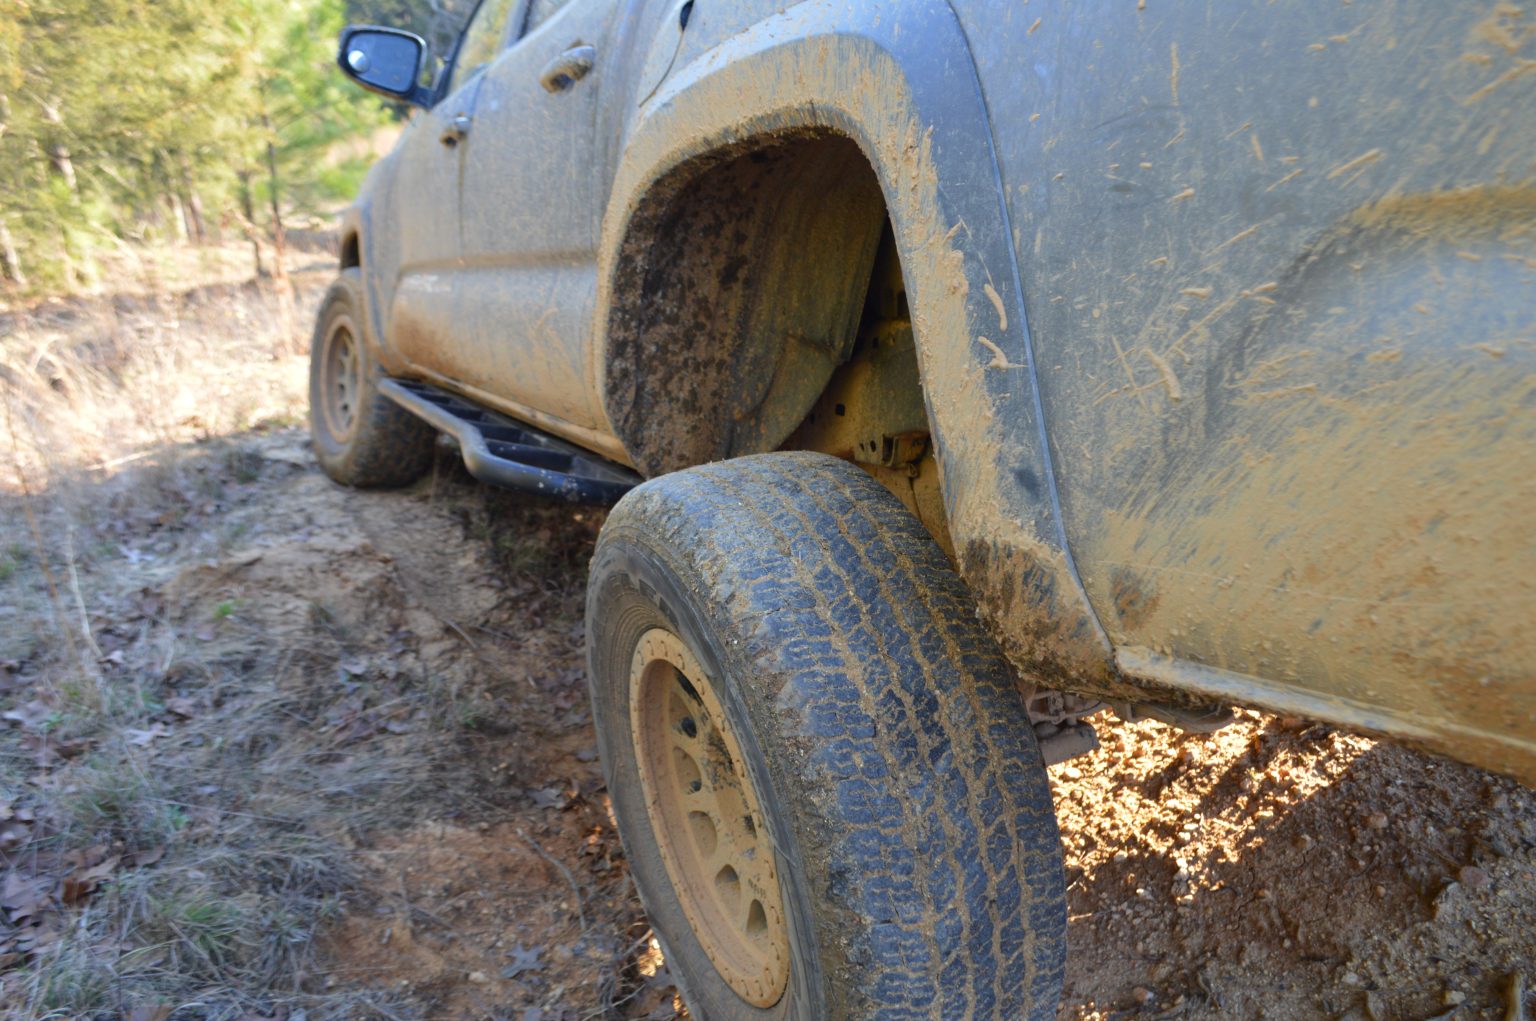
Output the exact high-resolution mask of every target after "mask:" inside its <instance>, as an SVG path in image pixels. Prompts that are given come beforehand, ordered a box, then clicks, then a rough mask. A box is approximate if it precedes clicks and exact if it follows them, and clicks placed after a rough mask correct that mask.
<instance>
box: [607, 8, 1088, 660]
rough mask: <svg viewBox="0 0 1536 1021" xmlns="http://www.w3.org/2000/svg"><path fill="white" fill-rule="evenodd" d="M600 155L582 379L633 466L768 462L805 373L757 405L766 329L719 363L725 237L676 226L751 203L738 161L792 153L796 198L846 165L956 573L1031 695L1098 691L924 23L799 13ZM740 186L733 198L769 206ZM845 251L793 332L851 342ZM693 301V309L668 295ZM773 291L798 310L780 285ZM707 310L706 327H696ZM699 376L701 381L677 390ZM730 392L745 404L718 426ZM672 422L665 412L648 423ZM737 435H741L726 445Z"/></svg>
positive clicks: (702, 226) (1016, 320)
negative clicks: (912, 356)
mask: <svg viewBox="0 0 1536 1021" xmlns="http://www.w3.org/2000/svg"><path fill="white" fill-rule="evenodd" d="M623 152H624V156H623V158H622V160H621V162H620V164H619V166H618V169H617V175H616V180H615V186H614V189H613V193H612V198H611V200H610V203H609V206H608V211H607V215H606V216H605V219H604V222H603V226H602V234H601V238H600V254H599V267H598V288H599V293H598V296H597V304H596V308H597V310H598V312H597V315H596V319H595V322H594V330H593V333H594V342H593V344H592V346H591V348H590V351H591V357H592V363H591V364H590V365H589V367H588V370H589V375H590V378H592V379H593V380H594V385H595V388H596V392H597V393H598V394H599V395H600V399H601V401H602V403H603V408H604V410H605V412H606V414H607V416H608V420H609V424H610V427H611V429H612V431H613V433H614V434H615V435H616V436H617V437H618V438H619V440H620V441H621V442H622V443H623V444H624V446H625V449H626V450H627V451H628V453H629V455H630V458H631V460H632V461H633V462H634V463H635V464H636V465H637V467H639V468H640V469H641V470H642V472H644V473H646V474H657V473H660V472H664V471H671V470H676V469H679V468H683V467H687V466H688V465H689V464H695V463H700V462H701V461H706V460H713V459H717V458H719V457H724V456H733V455H737V454H746V453H754V452H757V451H759V450H764V449H772V448H773V447H774V446H776V445H777V444H779V443H781V442H783V440H784V438H785V437H786V436H787V435H788V434H789V432H790V431H791V430H792V429H793V428H794V427H795V425H796V424H798V422H799V421H800V419H801V418H803V416H804V414H805V413H806V412H807V411H808V410H809V409H810V407H811V406H812V404H813V403H814V402H815V400H816V398H817V397H818V396H819V395H820V392H821V389H822V386H823V384H824V383H825V381H826V379H825V376H824V375H820V374H819V373H818V374H816V376H815V379H814V385H811V384H807V383H805V382H804V381H801V383H800V385H797V386H784V387H779V388H776V387H775V385H774V383H773V379H774V377H776V376H780V375H785V373H781V372H778V371H776V370H779V369H781V368H782V367H783V365H784V363H785V361H786V359H784V358H783V353H784V350H785V347H784V340H783V339H782V338H783V337H784V336H785V335H786V334H785V331H784V330H783V328H782V327H783V326H784V325H785V322H784V320H783V319H775V318H774V317H773V316H771V315H769V316H763V317H761V318H759V319H757V320H750V319H749V320H747V321H749V322H752V323H754V325H755V326H756V327H757V328H758V332H757V334H756V335H755V336H751V335H749V336H748V337H746V338H745V344H746V347H747V349H748V350H747V357H746V358H745V359H744V360H743V361H742V363H741V365H740V366H739V367H738V366H736V365H735V364H734V363H733V362H732V360H731V359H730V358H727V357H722V356H721V354H722V352H726V353H732V352H734V351H735V348H736V347H737V346H740V345H741V344H742V343H743V338H741V337H739V336H730V335H729V332H728V331H730V330H732V329H734V328H736V327H737V325H738V324H740V323H741V322H743V321H744V320H743V317H742V316H741V315H740V314H739V313H740V311H741V308H742V299H740V298H734V299H733V298H731V296H730V295H726V294H722V293H721V292H720V289H719V285H720V281H721V280H722V279H725V278H726V277H727V276H728V274H722V273H717V274H716V275H715V276H714V277H713V278H711V276H710V274H709V273H708V272H706V271H705V270H706V268H707V267H714V268H715V269H717V270H721V269H724V268H725V267H727V266H728V265H729V264H730V261H731V259H732V258H740V257H741V256H742V251H741V250H739V249H738V250H737V251H735V252H731V253H730V254H728V255H722V254H721V251H723V250H729V249H730V247H731V246H730V242H731V241H732V239H733V238H735V237H737V236H738V235H739V234H740V232H739V231H730V230H729V228H731V227H733V226H736V225H737V224H736V221H738V220H739V219H740V217H739V216H736V217H732V216H719V215H712V214H711V215H703V214H699V213H698V212H697V211H695V212H692V213H690V211H689V209H688V204H689V203H690V202H691V201H693V200H694V199H695V198H697V197H698V196H701V195H702V196H704V197H705V199H707V200H708V201H709V203H710V204H711V205H713V206H716V207H718V206H719V204H720V203H719V201H718V200H721V199H725V200H728V199H729V198H730V197H731V196H733V195H736V194H751V193H752V190H751V187H750V185H751V184H752V180H750V179H751V178H752V175H751V174H750V173H748V174H746V175H745V178H747V179H746V180H743V175H742V171H743V169H744V167H746V166H747V161H750V160H752V159H754V158H756V159H765V158H766V159H768V160H770V161H771V160H775V159H779V158H784V157H785V154H799V155H802V156H803V155H806V154H814V158H812V159H810V160H809V164H808V165H810V166H812V168H813V169H812V170H811V171H807V172H809V173H810V176H811V177H812V179H816V176H817V175H816V173H815V172H814V165H817V164H818V161H820V165H822V167H823V169H825V166H844V167H848V168H850V170H853V169H854V168H855V166H856V165H855V164H854V163H853V162H852V161H851V154H852V153H855V152H856V153H857V154H858V155H859V156H860V157H862V161H863V164H864V168H863V169H862V170H857V171H855V172H857V173H862V174H865V175H867V179H868V180H869V181H870V182H871V183H872V184H873V185H875V186H876V187H877V188H878V205H875V206H874V208H875V209H876V210H877V211H875V212H873V213H871V212H869V210H870V208H871V207H872V200H870V199H868V198H866V197H865V196H863V195H862V194H856V195H853V196H852V199H851V201H850V208H851V209H852V210H854V212H853V213H852V220H851V222H855V223H856V224H858V225H865V224H868V223H871V222H873V223H875V224H877V225H878V224H880V223H881V222H882V220H883V218H888V219H889V223H890V226H891V230H892V233H893V235H894V238H895V243H896V247H897V250H898V252H899V256H900V259H901V263H902V268H903V273H904V276H905V280H906V284H907V288H908V299H909V302H910V306H911V310H912V319H913V324H914V328H915V333H916V337H917V348H918V362H919V367H920V373H921V381H922V387H923V396H924V401H925V404H926V408H927V412H928V419H929V423H930V426H931V431H932V436H933V442H934V446H935V449H936V452H937V457H938V463H939V468H940V475H941V479H942V491H943V501H944V508H945V517H946V518H947V520H948V523H949V527H950V531H951V534H952V537H953V540H954V544H955V552H956V556H957V560H958V562H959V566H960V568H961V570H962V572H963V573H964V574H965V576H966V578H967V580H968V581H969V582H970V583H971V584H972V586H973V588H974V589H975V590H976V592H977V594H978V597H979V598H980V601H981V603H982V606H983V609H984V611H985V612H986V613H987V615H988V616H989V617H990V618H991V619H992V620H993V622H994V624H995V625H996V628H995V630H996V632H997V633H998V635H999V637H1000V638H1002V639H1003V640H1004V642H1005V644H1006V645H1007V647H1008V648H1009V651H1010V653H1011V654H1012V655H1013V657H1014V659H1015V661H1016V662H1018V663H1019V664H1020V665H1021V666H1023V667H1025V668H1026V669H1027V670H1029V671H1031V672H1033V673H1034V674H1035V675H1036V676H1038V677H1039V678H1040V679H1041V680H1043V681H1048V682H1049V683H1051V684H1052V685H1053V686H1069V685H1068V682H1070V681H1072V680H1073V679H1076V680H1077V681H1079V682H1082V683H1091V681H1092V680H1096V679H1101V678H1103V677H1105V676H1107V675H1109V674H1111V673H1112V672H1113V669H1114V668H1113V664H1112V661H1111V658H1110V649H1109V643H1108V641H1107V639H1106V638H1105V636H1104V633H1103V630H1102V629H1101V627H1100V626H1099V623H1098V621H1097V618H1096V617H1095V616H1094V614H1093V612H1092V610H1091V608H1090V607H1089V605H1088V603H1087V600H1086V598H1085V596H1084V594H1083V590H1082V586H1081V583H1080V581H1079V579H1078V577H1077V573H1076V570H1075V567H1074V566H1073V564H1072V562H1071V559H1070V555H1069V553H1068V551H1067V548H1066V544H1065V539H1064V536H1063V534H1062V530H1061V527H1060V514H1059V508H1058V507H1057V502H1056V499H1057V498H1056V492H1055V483H1054V479H1053V478H1052V472H1051V466H1050V456H1049V451H1048V447H1047V445H1046V441H1045V437H1044V433H1043V430H1042V428H1041V421H1040V404H1039V398H1038V394H1037V393H1036V389H1035V387H1036V383H1035V378H1034V370H1033V366H1032V362H1033V357H1032V352H1031V350H1030V345H1029V336H1028V330H1027V326H1026V322H1025V315H1024V308H1023V300H1022V293H1021V290H1020V287H1019V280H1018V273H1017V268H1016V266H1015V264H1014V253H1013V245H1012V232H1011V229H1010V226H1009V223H1008V218H1007V213H1006V210H1005V208H1004V207H1003V204H1002V202H1001V197H1000V194H999V188H1000V187H1001V185H1000V178H999V175H998V172H997V165H996V159H995V155H994V153H993V149H992V141H991V135H990V126H989V123H988V120H987V116H986V110H985V106H984V103H983V100H982V97H981V94H980V91H979V86H978V84H977V81H976V77H975V72H974V69H973V67H972V65H971V62H970V54H969V50H968V47H967V45H966V42H965V38H964V35H963V33H962V32H961V31H960V28H959V25H958V23H957V22H956V21H955V20H954V17H953V14H952V12H951V11H950V10H949V8H948V6H947V5H946V4H941V3H932V4H924V5H914V7H912V8H910V9H908V8H903V9H902V10H901V11H899V12H888V14H887V16H885V17H882V18H881V19H879V20H878V23H877V22H876V19H872V18H869V17H867V16H862V17H861V16H860V15H859V14H857V13H856V12H850V11H849V10H848V9H847V8H846V7H845V6H837V7H834V6H833V5H831V4H824V3H819V2H810V3H804V4H800V5H798V6H796V7H794V8H792V9H791V10H790V11H787V12H784V13H782V14H780V15H777V16H775V17H772V18H769V19H767V20H765V21H763V22H760V23H759V24H757V25H756V26H753V27H751V28H749V29H747V30H745V31H742V32H739V33H737V34H735V35H733V36H731V37H730V38H729V39H727V40H725V41H724V42H722V43H720V44H719V45H717V46H715V47H713V48H710V49H707V50H705V51H704V52H702V53H701V54H700V55H698V56H697V57H696V58H695V59H693V60H692V61H690V62H689V63H687V64H686V65H684V66H682V67H680V68H678V69H676V70H675V71H674V72H673V73H672V75H671V76H670V77H669V78H668V79H667V80H666V81H665V82H664V83H663V84H662V85H661V87H660V88H658V89H657V91H656V92H655V93H654V94H653V95H652V96H651V97H650V98H649V99H648V100H646V102H645V103H644V104H643V105H642V107H641V109H640V111H639V113H638V115H637V117H636V120H635V122H634V123H633V124H632V126H631V128H630V132H629V136H628V138H627V140H626V142H625V145H624V149H623ZM801 171H806V166H805V165H802V166H799V167H797V168H796V172H797V173H798V172H801ZM760 176H761V175H760ZM763 183H764V182H763V180H759V181H758V184H759V188H758V191H757V194H767V195H768V197H769V198H770V199H773V198H778V197H781V193H782V191H783V189H782V188H774V187H766V188H765V187H763ZM855 190H856V189H855ZM794 202H795V203H797V204H799V205H800V206H801V207H803V208H802V209H801V210H799V211H796V210H793V209H791V210H790V211H789V215H791V217H792V219H793V220H794V222H796V223H800V224H802V225H803V224H806V223H811V224H813V225H814V223H815V221H816V219H817V217H816V216H815V215H814V207H815V206H816V202H815V201H814V200H813V199H812V198H810V197H807V196H804V195H802V196H800V197H799V198H797V199H795V200H794ZM770 204H771V203H770ZM776 208H779V207H776ZM780 211H782V209H780ZM763 215H764V216H765V217H766V219H767V220H768V221H770V222H771V220H772V217H771V216H767V215H766V214H763ZM834 219H835V218H834ZM711 228H713V233H711ZM876 230H878V226H877V227H876ZM855 233H856V234H857V235H858V236H859V239H860V241H859V243H858V244H855V245H850V246H849V248H850V249H856V253H853V254H849V255H848V257H847V258H845V259H843V260H841V262H840V263H839V264H838V265H837V269H838V270H839V272H840V274H841V275H840V276H839V277H838V280H839V283H838V284H837V286H836V287H827V288H825V289H824V290H823V291H822V292H821V293H820V295H819V297H818V296H815V295H813V296H812V300H810V301H809V302H807V303H805V304H804V306H803V307H802V308H800V309H798V310H797V311H798V312H800V313H803V314H804V315H803V316H802V321H803V319H805V318H807V317H808V318H810V319H815V317H816V316H817V315H820V316H822V318H821V320H820V321H821V322H822V323H823V324H825V323H826V322H828V321H835V322H837V323H842V324H847V323H848V322H849V319H848V316H849V308H850V304H851V305H852V309H853V312H852V315H853V326H856V323H857V310H858V308H859V306H860V304H861V299H862V291H860V292H859V295H858V298H853V299H850V297H849V295H850V294H851V293H852V289H851V287H850V285H848V284H847V282H846V277H847V273H848V272H849V267H850V266H858V265H861V266H862V267H863V268H864V270H865V272H864V275H863V277H862V278H861V279H860V280H859V286H860V287H862V286H863V285H864V284H865V283H867V281H868V272H867V270H868V268H869V267H870V266H871V265H872V261H873V255H874V252H873V248H869V249H868V250H867V251H866V249H865V248H864V247H862V246H863V244H864V241H863V238H864V233H863V228H862V226H860V228H859V229H858V230H856V231H855ZM746 235H747V237H748V238H749V239H750V238H752V237H753V234H752V232H751V231H750V230H749V231H746ZM809 236H816V230H815V229H811V230H810V234H809ZM699 244H704V245H708V246H712V247H713V248H715V249H717V250H716V251H712V252H699V251H697V250H696V248H697V246H698V245H699ZM690 246H692V248H693V249H695V250H690ZM746 250H747V251H751V250H752V248H751V245H750V244H749V245H748V246H747V249H746ZM791 276H792V277H793V272H791ZM697 287H703V288H705V289H706V293H705V294H704V295H700V294H699V293H697V292H690V288H697ZM811 290H812V291H814V288H812V289H811ZM790 292H791V293H795V294H797V295H798V294H799V293H800V291H799V290H797V284H796V283H795V282H794V281H793V280H791V285H790ZM829 296H830V298H829ZM718 309H724V310H725V312H726V313H727V314H726V315H724V316H720V315H711V314H710V313H711V312H713V311H715V310H718ZM829 313H836V314H835V315H831V316H830V317H829V315H828V314H829ZM789 318H790V321H791V325H793V323H794V321H795V316H793V315H792V316H790V317H789ZM722 329H725V330H726V331H727V335H726V336H724V337H722V333H721V331H722ZM848 329H851V327H849V326H846V325H845V326H844V328H843V330H842V331H841V332H840V331H839V330H837V329H830V330H826V329H824V330H823V331H822V335H821V337H818V338H816V340H815V342H813V343H812V344H811V345H809V346H810V347H811V348H812V349H813V350H815V351H817V352H819V353H818V355H817V358H819V359H821V361H817V362H816V364H817V367H818V368H822V367H823V365H824V361H825V358H826V355H827V352H834V351H837V350H838V344H839V343H840V342H841V341H843V340H845V339H846V333H847V330H848ZM679 338H682V339H681V340H680V339H679ZM800 346H802V347H805V346H806V345H800ZM701 354H708V355H711V356H712V357H711V358H710V359H709V365H708V368H709V369H710V371H713V372H715V373H717V375H715V376H713V377H708V376H706V378H703V379H700V378H698V377H690V375H689V374H690V373H695V372H697V371H698V370H699V368H700V367H701V365H704V362H703V361H701V360H700V359H699V357H697V356H699V355H701ZM690 358H691V359H692V360H690ZM788 361H789V362H790V364H793V363H794V359H788ZM765 366H766V370H765V369H764V367H765ZM732 372H736V373H737V374H738V375H744V376H745V377H746V378H747V379H748V381H749V382H753V383H755V384H757V385H758V390H756V391H751V390H747V389H743V388H742V387H740V386H739V385H738V384H737V383H736V382H735V381H734V380H733V379H731V378H730V375H731V373H732ZM754 372H755V373H756V375H753V373H754ZM679 379H688V380H689V382H688V389H687V391H686V392H684V393H681V394H679V395H676V397H675V399H673V400H671V401H670V403H668V402H661V403H657V402H654V401H651V400H650V399H649V398H647V397H646V396H644V395H645V394H647V393H650V392H654V391H655V390H656V389H658V388H665V387H667V386H670V385H675V384H676V382H677V381H678V380H679ZM764 380H767V381H768V382H767V384H766V386H765V385H763V384H764ZM738 392H740V393H746V394H747V395H748V397H756V396H758V395H759V394H761V397H762V398H763V400H758V401H754V402H751V403H748V402H747V401H737V403H736V405H735V406H733V405H732V403H731V400H730V398H731V397H733V396H734V395H735V394H736V393H738ZM765 403H766V404H767V407H766V409H765V408H764V407H763V405H764V404H765ZM684 405H686V406H687V407H688V409H689V412H690V413H689V414H686V415H683V416H680V417H674V416H672V415H669V414H668V409H671V408H677V407H681V406H684ZM742 405H745V406H742ZM748 416H751V417H757V418H760V419H761V420H762V421H761V422H759V423H758V424H756V425H754V426H752V427H751V428H750V429H747V430H745V431H743V430H742V429H741V428H740V427H739V425H738V423H739V422H740V420H741V419H742V418H743V417H748ZM765 424H766V425H767V426H771V427H765ZM754 430H755V431H754ZM781 431H782V433H783V435H779V433H780V432H781Z"/></svg>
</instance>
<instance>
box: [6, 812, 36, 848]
mask: <svg viewBox="0 0 1536 1021" xmlns="http://www.w3.org/2000/svg"><path fill="white" fill-rule="evenodd" d="M31 835H32V831H31V830H30V829H28V828H27V827H26V826H24V825H22V824H21V823H19V822H17V821H16V820H14V819H13V820H11V821H10V822H7V823H0V851H14V850H16V848H18V847H20V846H21V845H22V844H25V843H26V842H27V838H28V837H30V836H31Z"/></svg>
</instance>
